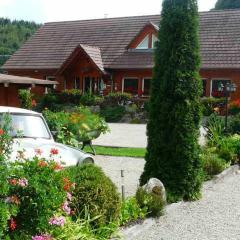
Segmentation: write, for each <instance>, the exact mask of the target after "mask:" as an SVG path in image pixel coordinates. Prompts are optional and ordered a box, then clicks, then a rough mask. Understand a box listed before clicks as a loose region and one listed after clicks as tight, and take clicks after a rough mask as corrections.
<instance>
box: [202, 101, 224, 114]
mask: <svg viewBox="0 0 240 240" xmlns="http://www.w3.org/2000/svg"><path fill="white" fill-rule="evenodd" d="M201 104H202V112H203V115H204V116H210V115H211V114H213V113H214V112H215V109H217V108H218V109H221V108H222V107H223V106H224V104H225V99H224V98H213V97H209V98H202V99H201Z"/></svg>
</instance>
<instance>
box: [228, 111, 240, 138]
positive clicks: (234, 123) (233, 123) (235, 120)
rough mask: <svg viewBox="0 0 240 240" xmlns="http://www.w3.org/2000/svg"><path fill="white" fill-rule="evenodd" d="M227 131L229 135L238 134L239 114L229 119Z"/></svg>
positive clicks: (239, 130) (239, 131)
mask: <svg viewBox="0 0 240 240" xmlns="http://www.w3.org/2000/svg"><path fill="white" fill-rule="evenodd" d="M228 130H229V132H230V133H231V134H240V114H237V115H235V116H232V117H231V119H230V123H229V128H228Z"/></svg>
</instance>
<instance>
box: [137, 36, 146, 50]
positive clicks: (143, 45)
mask: <svg viewBox="0 0 240 240" xmlns="http://www.w3.org/2000/svg"><path fill="white" fill-rule="evenodd" d="M148 48H149V35H147V36H146V37H145V38H144V39H143V40H142V42H141V43H140V44H139V45H138V46H137V47H136V49H148Z"/></svg>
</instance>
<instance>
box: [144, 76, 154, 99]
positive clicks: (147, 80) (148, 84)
mask: <svg viewBox="0 0 240 240" xmlns="http://www.w3.org/2000/svg"><path fill="white" fill-rule="evenodd" d="M151 81H152V79H151V78H144V79H143V88H142V92H143V95H145V96H149V95H150V87H151Z"/></svg>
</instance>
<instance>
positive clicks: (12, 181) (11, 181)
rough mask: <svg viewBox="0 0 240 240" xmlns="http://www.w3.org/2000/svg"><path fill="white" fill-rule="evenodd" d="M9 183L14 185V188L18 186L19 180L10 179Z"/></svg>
mask: <svg viewBox="0 0 240 240" xmlns="http://www.w3.org/2000/svg"><path fill="white" fill-rule="evenodd" d="M9 183H10V184H11V185H13V186H16V185H17V184H18V180H17V179H15V178H13V179H10V180H9Z"/></svg>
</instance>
